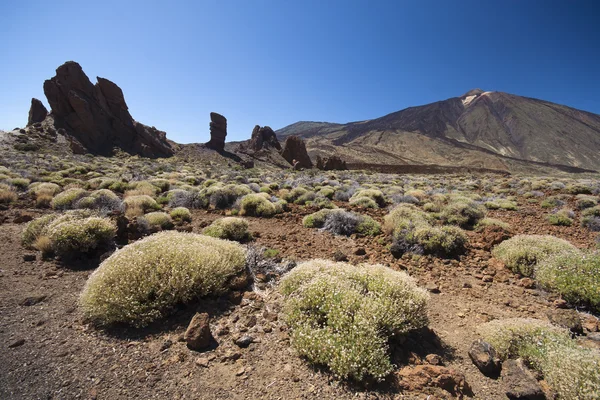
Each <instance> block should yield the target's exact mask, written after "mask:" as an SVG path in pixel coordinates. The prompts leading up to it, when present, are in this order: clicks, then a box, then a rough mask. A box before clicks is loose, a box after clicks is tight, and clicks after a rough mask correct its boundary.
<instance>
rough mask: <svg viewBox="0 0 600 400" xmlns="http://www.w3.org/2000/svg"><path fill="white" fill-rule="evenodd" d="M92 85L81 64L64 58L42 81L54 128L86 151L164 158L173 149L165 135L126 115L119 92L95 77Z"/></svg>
mask: <svg viewBox="0 0 600 400" xmlns="http://www.w3.org/2000/svg"><path fill="white" fill-rule="evenodd" d="M97 80H98V82H97V83H96V84H95V85H94V84H92V82H91V81H90V80H89V78H88V77H87V75H86V74H85V73H84V72H83V69H82V68H81V66H80V65H79V64H78V63H76V62H74V61H68V62H66V63H64V64H63V65H61V66H60V67H58V68H57V69H56V76H54V77H53V78H51V79H48V80H46V81H45V82H44V94H45V95H46V98H47V99H48V103H49V104H50V107H51V109H52V112H51V115H52V117H53V120H54V124H55V127H56V128H57V129H61V128H62V129H64V131H62V132H66V135H68V136H69V137H70V138H69V140H70V141H71V142H73V141H77V142H79V144H80V145H81V146H82V147H84V148H85V149H86V151H87V152H89V153H93V154H101V155H112V153H113V150H114V148H120V149H121V150H123V151H125V152H127V153H130V154H138V155H141V156H144V157H168V156H171V155H173V149H172V148H171V145H170V144H169V142H167V139H166V134H165V133H164V132H162V131H159V130H158V129H156V128H154V127H148V126H146V125H144V124H141V123H139V122H136V121H135V120H134V119H133V118H132V117H131V114H129V111H128V107H127V103H126V102H125V97H124V96H123V91H122V90H121V88H119V86H117V85H116V84H115V83H113V82H111V81H109V80H108V79H104V78H97Z"/></svg>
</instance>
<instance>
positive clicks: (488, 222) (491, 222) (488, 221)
mask: <svg viewBox="0 0 600 400" xmlns="http://www.w3.org/2000/svg"><path fill="white" fill-rule="evenodd" d="M486 226H498V227H500V228H502V229H503V230H505V231H510V230H511V229H510V225H509V224H508V223H506V222H504V221H501V220H499V219H496V218H483V219H482V220H480V221H479V222H478V223H477V225H475V230H477V231H481V230H483V228H485V227H486Z"/></svg>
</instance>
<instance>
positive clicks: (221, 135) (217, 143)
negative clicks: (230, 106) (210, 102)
mask: <svg viewBox="0 0 600 400" xmlns="http://www.w3.org/2000/svg"><path fill="white" fill-rule="evenodd" d="M209 126H210V141H209V142H208V143H206V145H207V146H208V147H210V148H211V149H213V150H217V151H223V150H225V137H226V136H227V118H225V117H224V116H222V115H221V114H217V113H216V112H211V113H210V125H209Z"/></svg>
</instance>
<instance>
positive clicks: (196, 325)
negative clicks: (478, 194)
mask: <svg viewBox="0 0 600 400" xmlns="http://www.w3.org/2000/svg"><path fill="white" fill-rule="evenodd" d="M208 322H209V316H208V314H207V313H196V315H194V317H193V318H192V320H191V322H190V325H189V326H188V328H187V330H186V331H185V335H184V339H185V342H186V343H187V347H188V348H189V349H191V350H196V351H201V350H204V349H206V348H207V347H208V346H210V342H211V340H212V339H213V337H212V335H211V333H210V325H209V323H208Z"/></svg>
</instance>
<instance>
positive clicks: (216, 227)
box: [202, 217, 252, 242]
mask: <svg viewBox="0 0 600 400" xmlns="http://www.w3.org/2000/svg"><path fill="white" fill-rule="evenodd" d="M202 233H203V234H204V235H207V236H212V237H216V238H219V239H228V240H235V241H236V242H246V241H248V240H250V239H252V235H251V234H250V232H249V231H248V221H246V220H245V219H243V218H238V217H225V218H220V219H217V220H216V221H214V222H213V223H212V224H210V225H209V226H207V227H206V228H204V230H203V231H202Z"/></svg>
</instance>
